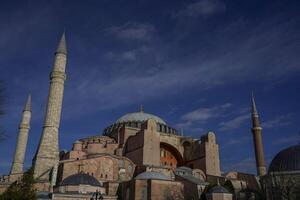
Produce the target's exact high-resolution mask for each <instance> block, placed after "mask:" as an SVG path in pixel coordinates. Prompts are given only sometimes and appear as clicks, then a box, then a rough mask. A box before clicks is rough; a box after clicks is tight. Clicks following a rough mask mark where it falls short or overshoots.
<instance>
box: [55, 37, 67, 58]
mask: <svg viewBox="0 0 300 200" xmlns="http://www.w3.org/2000/svg"><path fill="white" fill-rule="evenodd" d="M57 53H62V54H66V55H67V42H66V36H65V32H63V34H62V36H61V39H60V42H59V44H58V47H57V49H56V51H55V54H57Z"/></svg>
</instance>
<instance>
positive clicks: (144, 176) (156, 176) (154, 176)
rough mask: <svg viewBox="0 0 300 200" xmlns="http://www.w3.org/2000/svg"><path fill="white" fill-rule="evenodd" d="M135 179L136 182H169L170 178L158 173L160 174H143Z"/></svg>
mask: <svg viewBox="0 0 300 200" xmlns="http://www.w3.org/2000/svg"><path fill="white" fill-rule="evenodd" d="M135 179H138V180H147V179H155V180H165V181H171V178H169V177H168V176H166V175H164V174H162V173H160V172H151V171H147V172H143V173H141V174H139V175H137V176H136V177H135Z"/></svg>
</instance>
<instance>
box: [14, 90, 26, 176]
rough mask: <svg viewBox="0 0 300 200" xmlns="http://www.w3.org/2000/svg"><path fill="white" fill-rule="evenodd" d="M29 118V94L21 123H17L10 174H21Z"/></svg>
mask: <svg viewBox="0 0 300 200" xmlns="http://www.w3.org/2000/svg"><path fill="white" fill-rule="evenodd" d="M30 119H31V95H30V94H29V95H28V98H27V102H26V104H25V106H24V109H23V114H22V119H21V123H20V125H19V135H18V140H17V146H16V151H15V156H14V161H13V163H12V166H11V170H10V174H11V175H13V174H22V173H23V165H24V158H25V152H26V146H27V140H28V133H29V129H30Z"/></svg>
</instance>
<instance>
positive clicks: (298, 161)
mask: <svg viewBox="0 0 300 200" xmlns="http://www.w3.org/2000/svg"><path fill="white" fill-rule="evenodd" d="M292 171H300V144H298V145H295V146H291V147H288V148H286V149H284V150H282V151H280V152H279V153H278V154H277V155H276V156H275V157H274V159H273V160H272V162H271V164H270V167H269V173H270V172H292Z"/></svg>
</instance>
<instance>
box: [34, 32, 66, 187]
mask: <svg viewBox="0 0 300 200" xmlns="http://www.w3.org/2000/svg"><path fill="white" fill-rule="evenodd" d="M66 63H67V46H66V39H65V33H63V35H62V37H61V40H60V43H59V45H58V48H57V50H56V52H55V59H54V66H53V70H52V72H51V74H50V89H49V96H48V104H47V109H46V115H45V121H44V126H43V132H42V136H41V138H40V143H39V146H38V149H37V152H36V155H35V157H34V159H33V166H34V177H35V178H36V179H37V180H38V181H40V182H42V181H44V182H49V181H50V179H51V177H50V176H51V174H52V170H53V168H54V167H55V165H57V163H58V161H59V149H58V130H59V124H60V117H61V108H62V100H63V92H64V82H65V80H66V74H65V70H66Z"/></svg>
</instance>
